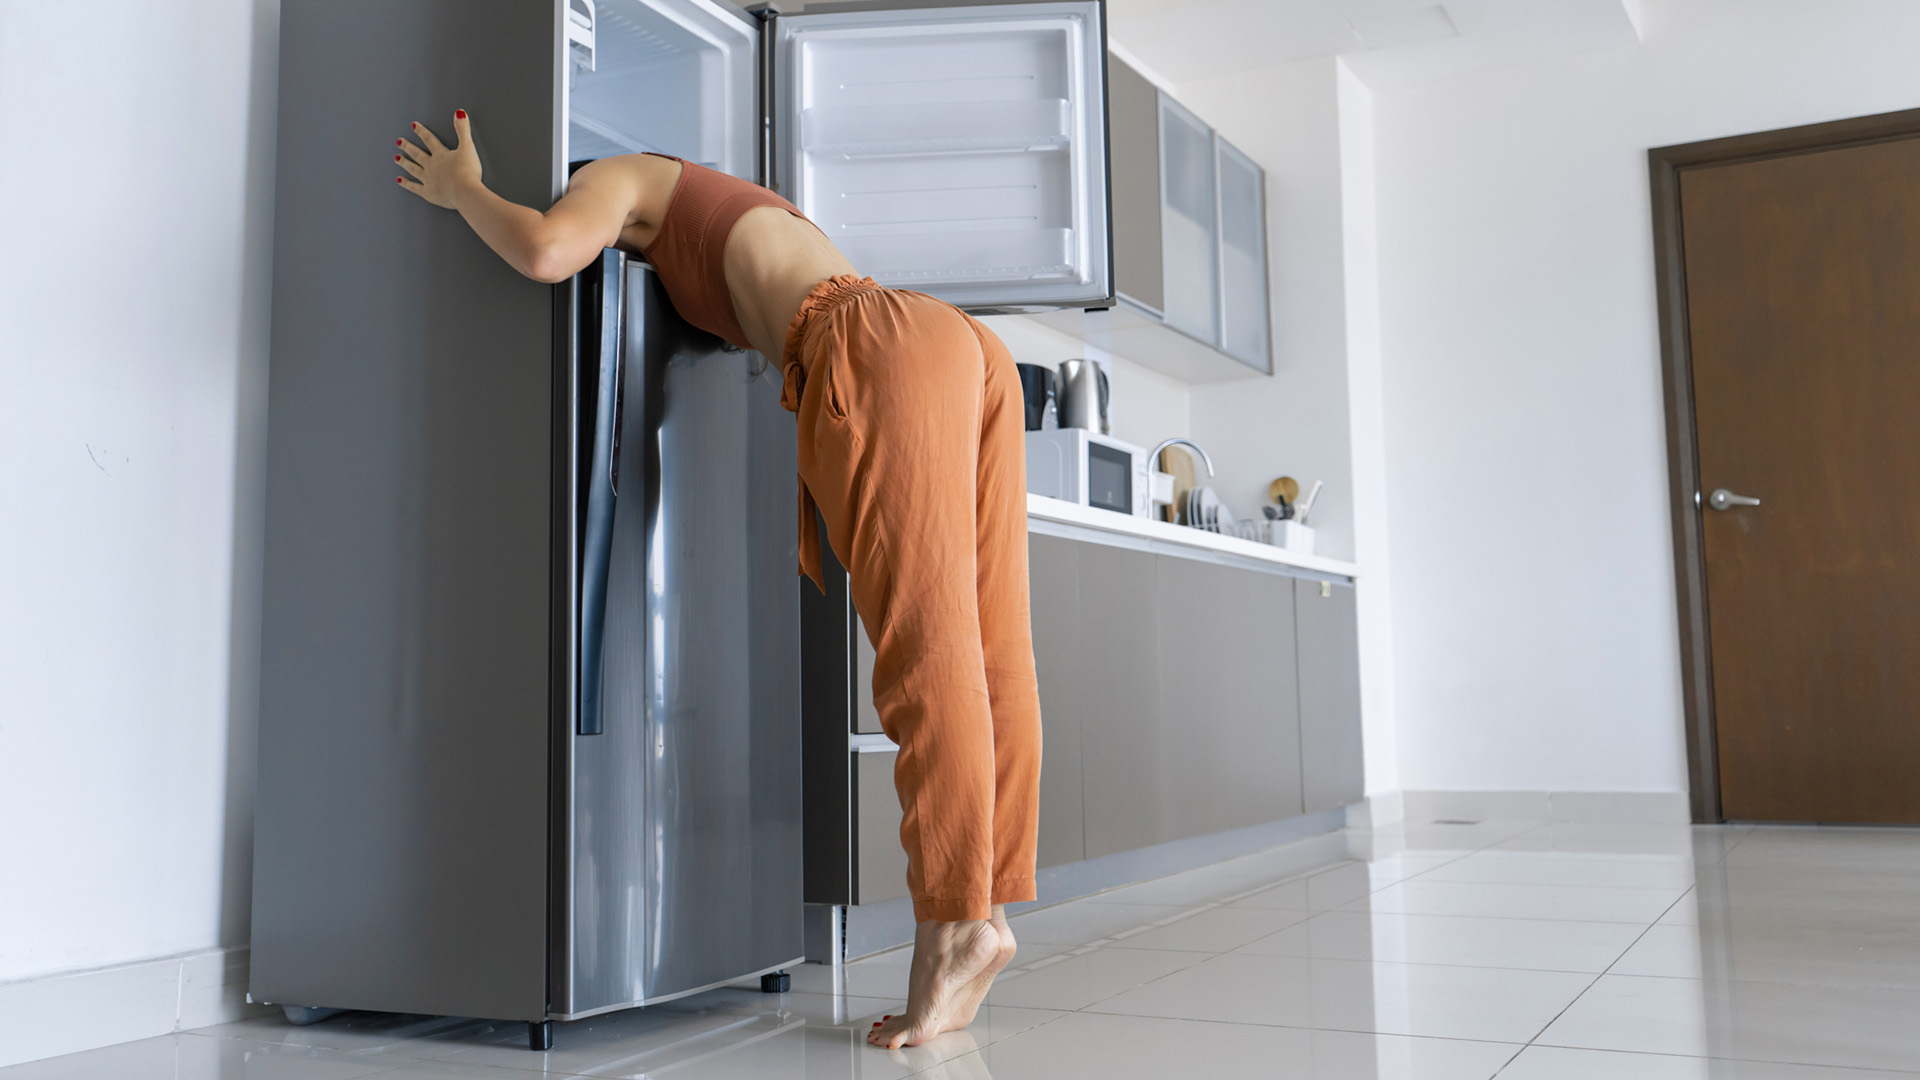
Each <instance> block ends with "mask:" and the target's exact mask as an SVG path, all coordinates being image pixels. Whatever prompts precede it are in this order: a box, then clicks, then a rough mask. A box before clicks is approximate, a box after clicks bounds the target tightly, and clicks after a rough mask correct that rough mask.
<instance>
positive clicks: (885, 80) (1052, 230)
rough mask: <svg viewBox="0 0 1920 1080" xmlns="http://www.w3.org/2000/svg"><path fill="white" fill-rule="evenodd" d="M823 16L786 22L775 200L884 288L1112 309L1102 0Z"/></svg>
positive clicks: (1001, 305) (1008, 305)
mask: <svg viewBox="0 0 1920 1080" xmlns="http://www.w3.org/2000/svg"><path fill="white" fill-rule="evenodd" d="M849 7H851V5H849ZM819 10H820V9H819V7H818V6H814V7H809V8H808V10H807V12H806V13H804V14H800V15H782V16H779V17H777V18H775V19H774V20H773V24H772V27H773V28H772V32H771V38H772V40H771V50H772V72H773V74H772V79H773V92H772V110H773V111H772V126H773V166H772V174H773V180H774V185H773V186H774V188H775V190H777V191H779V192H780V193H781V194H783V195H785V196H786V197H787V198H788V199H789V200H791V201H792V202H793V203H794V204H795V205H797V206H798V207H799V208H800V210H801V211H802V212H803V213H805V214H806V215H807V216H808V217H810V218H812V219H813V221H814V222H815V224H817V225H819V226H820V227H821V229H823V230H824V231H825V232H826V234H827V235H828V236H829V237H830V238H831V239H832V240H833V242H834V243H835V244H837V245H838V246H839V247H840V250H841V251H843V252H844V253H845V254H846V256H847V258H848V259H850V260H852V262H853V265H854V267H855V268H856V269H858V270H859V271H860V272H861V273H863V274H870V275H872V276H873V277H874V278H875V279H876V280H877V281H879V282H880V283H881V284H883V285H891V286H896V287H900V288H908V289H915V290H918V291H921V292H926V293H931V294H933V295H934V296H938V297H940V298H941V299H943V300H946V301H949V302H951V303H953V304H956V305H958V306H960V307H963V308H966V309H967V310H969V311H978V312H987V311H1020V310H1037V309H1044V308H1050V307H1070V306H1081V307H1085V306H1106V305H1108V304H1109V303H1110V302H1111V292H1112V290H1111V285H1110V283H1111V280H1112V264H1111V258H1110V256H1109V253H1108V246H1107V234H1108V224H1109V221H1108V210H1107V132H1106V87H1105V79H1106V55H1107V54H1106V31H1105V10H1104V5H1103V4H1102V3H1101V2H1100V0H1067V2H1038V3H1020V2H1015V3H1003V4H982V5H969V6H939V7H911V8H909V7H901V8H897V9H890V8H877V9H876V8H873V7H869V6H864V5H863V6H861V7H860V8H859V9H857V10H826V11H821V13H819V14H815V11H819Z"/></svg>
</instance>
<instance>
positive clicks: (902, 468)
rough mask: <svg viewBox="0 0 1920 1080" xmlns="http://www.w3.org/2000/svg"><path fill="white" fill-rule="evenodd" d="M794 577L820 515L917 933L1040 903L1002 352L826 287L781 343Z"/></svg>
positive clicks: (1018, 512)
mask: <svg viewBox="0 0 1920 1080" xmlns="http://www.w3.org/2000/svg"><path fill="white" fill-rule="evenodd" d="M782 362H783V366H784V369H785V378H786V385H785V390H784V393H783V396H782V400H783V403H785V404H786V405H787V407H788V408H790V409H793V410H794V411H795V412H796V413H798V416H799V431H800V454H799V457H800V481H801V483H802V485H803V489H802V495H801V516H800V534H801V542H800V543H801V563H802V569H803V570H804V571H806V572H807V573H808V574H809V576H811V577H813V578H814V579H815V581H816V583H817V582H819V581H820V569H819V558H820V557H819V539H818V533H817V530H816V528H815V525H814V516H813V512H814V511H813V506H814V504H817V505H818V508H819V513H820V517H821V519H823V520H824V521H825V522H826V526H827V539H828V541H829V542H830V543H831V544H832V545H833V550H834V553H835V554H836V555H838V556H839V557H840V561H841V562H842V563H843V564H845V566H846V568H847V573H848V577H849V579H850V584H851V589H852V596H853V604H854V607H855V609H856V610H858V611H859V613H860V618H861V621H862V622H864V623H865V624H866V628H867V634H868V637H869V638H870V639H871V640H872V643H873V650H874V656H875V658H874V667H873V701H874V705H875V707H876V709H877V710H878V711H879V714H880V726H881V729H882V730H884V731H885V732H886V733H887V736H888V737H889V738H891V739H892V740H893V741H894V742H896V743H899V744H900V756H899V759H898V761H897V763H896V765H895V767H894V786H895V787H896V789H898V792H899V795H900V809H901V821H900V842H901V844H902V845H903V846H904V847H905V848H906V851H907V888H908V891H909V892H910V893H911V894H912V897H913V915H914V918H915V919H916V920H921V921H924V920H928V919H936V920H941V921H952V920H959V919H984V918H986V917H987V916H988V911H989V908H990V906H991V905H994V904H1003V903H1008V902H1011V901H1017V900H1031V899H1033V898H1034V880H1033V875H1034V845H1035V843H1036V838H1037V835H1038V823H1039V806H1038V800H1039V785H1040V697H1039V690H1038V686H1037V683H1036V682H1035V678H1034V665H1033V638H1032V624H1031V622H1030V619H1029V614H1028V587H1027V503H1026V441H1025V436H1024V431H1025V423H1024V420H1023V416H1024V413H1023V408H1022V399H1021V391H1020V379H1019V375H1018V373H1017V372H1016V371H1015V369H1014V363H1013V358H1012V357H1011V356H1010V355H1009V354H1008V352H1007V349H1006V346H1005V345H1003V344H1001V342H1000V339H999V338H998V337H996V336H994V334H993V332H992V331H991V330H988V329H987V328H986V327H985V326H982V325H981V324H980V323H978V322H976V321H975V320H973V319H972V318H970V317H969V316H967V315H965V314H964V313H962V312H961V311H959V310H958V309H957V308H954V307H952V306H951V305H948V304H946V303H943V302H942V301H939V300H935V299H933V298H932V297H930V296H926V295H923V294H921V293H914V292H903V291H899V290H895V289H887V288H882V287H880V286H879V285H876V284H874V282H873V280H872V279H871V278H854V277H851V276H843V277H835V278H829V279H828V280H826V281H823V282H821V283H820V284H819V285H818V286H816V287H815V288H814V290H813V291H812V292H811V293H810V294H808V296H807V298H806V301H805V302H804V303H802V304H801V306H800V311H799V314H797V315H796V316H795V317H794V320H793V324H792V325H791V326H790V327H789V328H788V331H787V340H786V349H785V356H783V357H782Z"/></svg>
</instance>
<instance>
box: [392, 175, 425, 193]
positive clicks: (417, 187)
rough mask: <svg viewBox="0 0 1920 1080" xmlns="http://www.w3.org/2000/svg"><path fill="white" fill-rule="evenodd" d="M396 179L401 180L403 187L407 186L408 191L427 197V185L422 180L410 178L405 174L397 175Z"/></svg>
mask: <svg viewBox="0 0 1920 1080" xmlns="http://www.w3.org/2000/svg"><path fill="white" fill-rule="evenodd" d="M394 179H395V180H398V181H399V182H400V186H401V187H403V188H406V189H407V190H408V191H411V192H413V193H414V194H415V195H418V196H420V197H421V198H423V199H424V198H426V197H427V191H426V185H424V184H422V183H420V181H418V180H409V179H407V178H406V177H404V176H396V177H394Z"/></svg>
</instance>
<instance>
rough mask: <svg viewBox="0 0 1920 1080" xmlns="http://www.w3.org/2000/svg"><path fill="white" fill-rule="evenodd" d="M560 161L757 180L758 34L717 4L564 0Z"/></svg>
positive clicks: (700, 1)
mask: <svg viewBox="0 0 1920 1080" xmlns="http://www.w3.org/2000/svg"><path fill="white" fill-rule="evenodd" d="M566 3H567V5H568V6H567V10H566V17H567V18H569V19H570V20H573V22H574V24H575V25H578V24H579V22H581V21H582V20H586V21H588V22H590V23H591V26H592V35H591V38H592V40H591V48H590V49H583V48H581V47H579V46H577V45H576V46H574V47H571V48H570V49H569V50H568V57H569V59H568V66H567V67H568V73H569V77H568V83H569V85H568V94H567V98H568V102H567V107H568V111H567V160H569V161H589V160H593V159H597V158H603V157H612V156H614V155H617V154H634V153H641V152H644V151H654V152H656V153H662V154H672V155H674V156H675V157H683V158H686V159H687V160H689V161H697V162H699V163H700V164H702V165H706V166H708V167H709V168H714V169H719V170H720V171H722V172H726V173H732V174H733V175H735V176H739V177H743V178H746V179H750V180H751V179H757V178H758V174H759V155H758V153H757V151H756V142H755V124H754V119H755V116H756V114H757V113H758V111H759V103H758V97H757V76H756V70H757V57H758V49H759V28H758V26H757V25H756V24H755V23H754V22H753V20H752V19H751V18H749V17H748V16H746V15H745V13H743V12H741V11H740V10H739V9H738V8H735V7H733V6H731V5H729V4H723V3H717V2H714V0H598V2H597V3H591V4H589V3H587V2H586V0H566Z"/></svg>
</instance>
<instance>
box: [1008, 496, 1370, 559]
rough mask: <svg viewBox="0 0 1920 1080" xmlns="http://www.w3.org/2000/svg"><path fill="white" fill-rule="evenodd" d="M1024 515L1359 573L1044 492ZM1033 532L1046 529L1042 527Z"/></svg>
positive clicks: (1159, 541) (1030, 499)
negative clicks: (1085, 504) (1051, 495)
mask: <svg viewBox="0 0 1920 1080" xmlns="http://www.w3.org/2000/svg"><path fill="white" fill-rule="evenodd" d="M1027 518H1028V520H1029V521H1030V522H1031V521H1036V520H1037V521H1041V522H1052V523H1056V524H1060V525H1068V526H1077V527H1079V528H1081V529H1094V530H1098V531H1101V532H1108V533H1116V534H1120V535H1123V536H1130V537H1134V538H1136V539H1139V540H1145V541H1149V542H1150V544H1149V545H1148V546H1150V547H1151V546H1155V545H1159V544H1178V545H1182V546H1184V547H1189V548H1198V549H1200V550H1202V551H1210V552H1217V553H1219V554H1222V555H1232V556H1238V557H1240V558H1243V559H1252V560H1255V561H1258V562H1265V563H1273V564H1276V565H1278V566H1283V567H1291V568H1293V569H1296V570H1303V571H1306V572H1308V573H1310V574H1314V575H1324V576H1328V577H1334V578H1345V579H1347V580H1349V581H1351V580H1353V579H1354V578H1357V577H1359V576H1360V568H1359V566H1357V565H1355V564H1353V563H1350V562H1346V561H1344V560H1341V559H1331V558H1328V557H1326V556H1324V555H1305V554H1302V553H1300V552H1297V551H1288V550H1286V549H1285V548H1277V547H1274V546H1272V545H1271V544H1261V543H1256V542H1254V541H1252V540H1242V539H1240V538H1239V537H1237V536H1222V535H1220V534H1219V533H1211V532H1207V531H1206V530H1204V529H1193V528H1188V527H1187V526H1185V525H1175V524H1172V523H1171V522H1166V521H1160V520H1158V519H1155V518H1142V517H1134V516H1133V515H1131V514H1117V513H1115V512H1113V511H1112V510H1102V509H1099V508H1098V507H1092V506H1082V505H1080V504H1079V503H1070V502H1065V501H1063V500H1060V499H1053V498H1048V497H1047V496H1045V495H1034V494H1032V493H1029V494H1028V495H1027ZM1035 531H1043V532H1044V531H1050V530H1046V529H1044V528H1043V529H1040V530H1035ZM1170 554H1172V553H1170Z"/></svg>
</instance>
